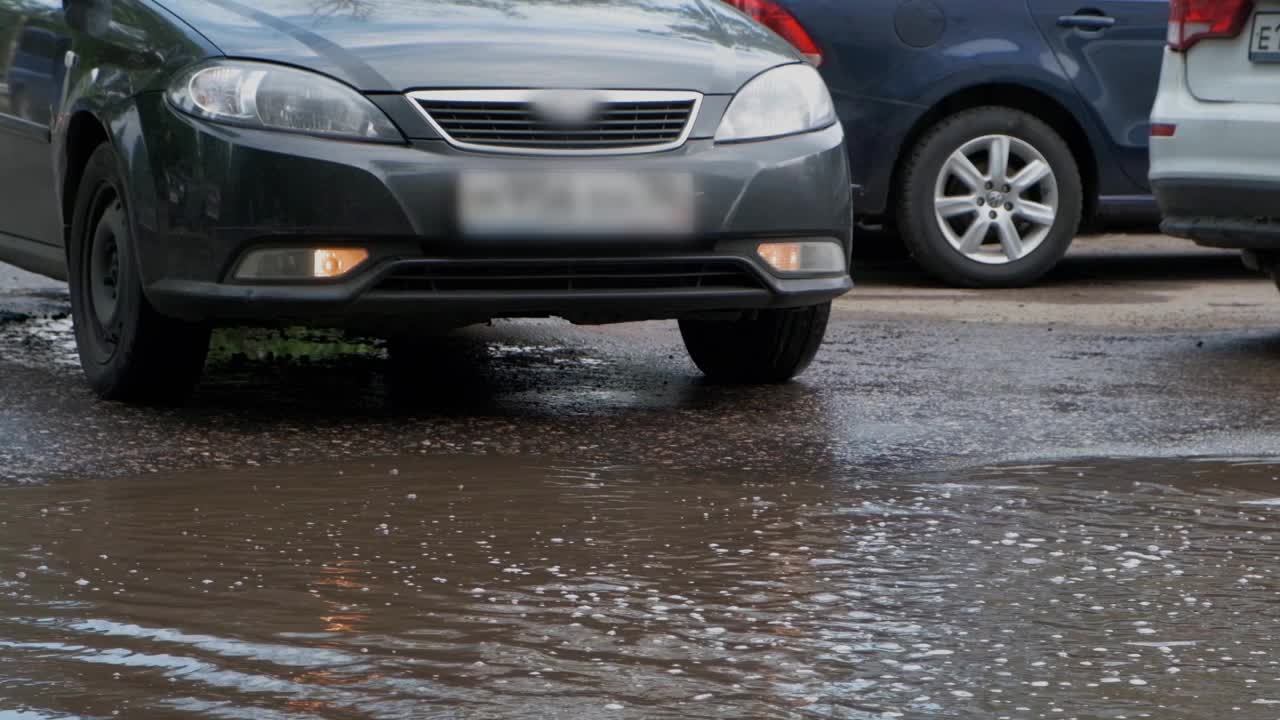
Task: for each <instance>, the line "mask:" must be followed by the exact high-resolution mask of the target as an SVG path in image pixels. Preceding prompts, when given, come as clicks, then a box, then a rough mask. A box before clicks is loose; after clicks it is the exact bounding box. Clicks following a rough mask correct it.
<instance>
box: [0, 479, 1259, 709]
mask: <svg viewBox="0 0 1280 720" xmlns="http://www.w3.org/2000/svg"><path fill="white" fill-rule="evenodd" d="M1277 476H1280V465H1272V464H1267V463H1265V462H1256V463H1250V462H1232V463H1227V462H1216V461H1215V462H1210V461H1204V462H1196V461H1148V460H1142V461H1137V460H1132V461H1106V462H1091V463H1079V464H1075V465H1071V466H1035V467H1031V466H1022V467H1004V468H992V469H987V470H981V471H975V472H972V473H969V474H967V475H964V476H959V475H945V476H944V475H938V476H928V477H914V478H901V477H900V478H895V479H892V480H890V479H887V478H884V477H880V476H872V475H869V476H867V477H856V476H855V477H822V478H816V477H785V476H784V477H780V476H772V475H771V476H762V475H753V474H752V473H751V472H745V473H737V474H702V473H698V474H690V473H684V474H682V473H679V472H675V471H671V472H657V471H647V470H641V469H637V468H631V467H587V468H584V467H570V466H567V465H566V466H557V465H548V464H526V463H520V462H517V461H512V460H503V459H498V458H456V459H438V460H425V461H424V460H415V461H412V463H397V462H393V461H387V462H382V463H377V464H368V463H363V464H348V465H341V466H320V467H306V468H297V469H285V470H282V469H269V470H268V469H260V470H255V471H251V472H237V473H230V472H225V471H224V472H208V473H205V474H195V475H185V476H173V477H166V476H159V475H154V476H149V477H145V478H139V479H134V480H129V479H122V480H112V481H103V482H86V483H54V484H51V485H47V486H26V487H10V488H6V489H4V490H2V491H0V492H2V493H3V500H2V501H0V707H3V708H4V709H5V710H0V717H3V718H27V717H31V718H62V717H103V718H106V717H114V716H118V717H145V718H165V717H210V718H433V717H440V718H459V717H467V718H472V717H510V718H587V717H636V718H638V717H645V718H649V717H680V718H702V717H708V718H773V717H832V718H879V717H907V718H916V717H919V718H941V717H946V718H1004V717H1007V718H1040V717H1051V718H1058V717H1061V718H1141V717H1151V718H1161V719H1162V720H1163V719H1166V718H1206V717H1211V716H1217V715H1230V716H1232V717H1244V718H1274V717H1277V716H1278V715H1280V666H1278V665H1277V662H1278V661H1280V648H1278V647H1277V639H1278V638H1280V622H1278V620H1280V595H1278V591H1280V578H1278V577H1277V570H1280V562H1277V550H1280V535H1277V534H1276V533H1280V527H1277V520H1278V519H1280V480H1277Z"/></svg>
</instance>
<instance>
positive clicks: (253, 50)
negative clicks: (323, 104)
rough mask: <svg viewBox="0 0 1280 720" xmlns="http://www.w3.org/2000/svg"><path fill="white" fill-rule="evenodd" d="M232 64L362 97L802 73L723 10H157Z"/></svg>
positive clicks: (271, 6)
mask: <svg viewBox="0 0 1280 720" xmlns="http://www.w3.org/2000/svg"><path fill="white" fill-rule="evenodd" d="M160 2H161V4H162V5H164V6H165V7H167V8H169V9H170V10H172V11H173V12H174V13H175V14H176V15H178V16H179V17H181V18H183V19H184V20H185V21H187V22H188V23H189V24H190V25H191V26H192V27H195V28H198V29H199V31H200V32H201V33H202V34H204V35H205V36H206V37H208V38H209V40H210V41H212V42H213V43H214V44H215V45H217V46H218V48H220V49H221V51H222V52H223V53H225V54H227V55H229V56H233V57H249V58H257V59H263V60H270V61H273V62H279V63H286V64H290V65H297V66H300V67H305V68H308V69H311V70H315V71H317V72H321V73H324V74H326V75H330V76H332V77H335V78H337V79H339V80H342V81H343V82H346V83H347V84H349V85H351V86H353V87H355V88H357V89H360V90H363V91H365V92H403V91H406V90H410V89H418V88H485V87H514V88H525V87H544V86H548V85H553V86H560V87H583V88H599V89H668V90H695V91H698V92H701V93H706V94H732V93H734V92H736V91H737V90H738V88H740V87H741V86H742V84H743V83H745V82H746V81H747V80H749V79H750V78H751V77H752V76H754V75H756V74H757V73H759V72H761V71H763V70H766V69H768V68H770V67H772V66H774V65H780V64H783V63H788V62H795V61H796V60H797V59H799V58H798V56H797V55H796V53H795V51H794V50H793V49H792V48H791V46H790V45H788V44H786V43H785V42H784V41H783V40H782V39H781V38H779V37H778V36H776V35H774V34H773V33H772V32H770V31H768V30H766V29H765V28H763V27H761V26H760V25H758V24H756V23H754V22H752V21H750V20H749V19H747V18H746V17H744V16H742V15H740V14H738V13H737V12H735V11H732V10H731V9H729V8H728V7H726V6H725V5H724V4H723V3H721V2H719V1H718V0H573V2H546V1H538V0H533V1H525V2H511V1H509V0H508V1H505V2H504V1H502V0H487V1H484V2H476V1H474V0H422V1H421V2H388V1H381V2H380V1H378V0H367V1H365V2H351V3H345V4H344V6H343V9H341V10H333V11H323V10H318V9H317V8H323V7H327V5H326V4H325V3H316V2H314V1H313V0H257V1H256V2H251V3H250V2H240V1H239V0H160Z"/></svg>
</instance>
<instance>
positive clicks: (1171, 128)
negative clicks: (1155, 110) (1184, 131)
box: [1151, 123, 1178, 138]
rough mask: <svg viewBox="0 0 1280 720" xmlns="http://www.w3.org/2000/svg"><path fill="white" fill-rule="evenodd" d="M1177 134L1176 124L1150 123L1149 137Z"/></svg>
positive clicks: (1165, 136) (1167, 136) (1166, 136)
mask: <svg viewBox="0 0 1280 720" xmlns="http://www.w3.org/2000/svg"><path fill="white" fill-rule="evenodd" d="M1177 134H1178V126H1177V125H1174V124H1173V123H1152V124H1151V137H1153V138H1169V137H1173V136H1174V135H1177Z"/></svg>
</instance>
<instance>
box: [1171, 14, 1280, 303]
mask: <svg viewBox="0 0 1280 720" xmlns="http://www.w3.org/2000/svg"><path fill="white" fill-rule="evenodd" d="M1169 37H1170V47H1169V49H1168V50H1167V51H1166V52H1165V58H1164V69H1163V73H1162V75H1161V79H1160V92H1159V94H1158V96H1157V98H1156V104H1155V109H1154V110H1153V111H1152V135H1153V137H1152V141H1151V182H1152V185H1153V186H1154V187H1155V192H1156V198H1157V199H1158V200H1159V202H1160V208H1161V210H1162V211H1163V213H1164V215H1165V219H1164V223H1163V225H1162V227H1163V229H1164V230H1165V232H1167V233H1169V234H1171V235H1178V236H1181V237H1187V238H1191V239H1193V240H1195V241H1196V242H1197V243H1199V244H1201V245H1206V246H1210V247H1223V248H1241V249H1244V250H1245V251H1246V254H1245V258H1246V262H1247V263H1248V264H1250V265H1253V266H1256V267H1257V268H1258V269H1261V270H1264V271H1266V272H1268V273H1270V274H1272V275H1274V276H1276V277H1277V279H1280V275H1276V272H1277V269H1280V223H1277V215H1278V214H1280V213H1277V212H1276V205H1277V199H1278V198H1280V165H1278V164H1277V160H1280V151H1277V150H1276V149H1275V147H1276V146H1275V137H1276V134H1277V132H1280V3H1277V2H1261V3H1257V4H1256V5H1255V4H1254V3H1253V2H1219V3H1186V2H1183V3H1178V12H1175V14H1174V17H1173V22H1172V23H1171V27H1170V31H1169Z"/></svg>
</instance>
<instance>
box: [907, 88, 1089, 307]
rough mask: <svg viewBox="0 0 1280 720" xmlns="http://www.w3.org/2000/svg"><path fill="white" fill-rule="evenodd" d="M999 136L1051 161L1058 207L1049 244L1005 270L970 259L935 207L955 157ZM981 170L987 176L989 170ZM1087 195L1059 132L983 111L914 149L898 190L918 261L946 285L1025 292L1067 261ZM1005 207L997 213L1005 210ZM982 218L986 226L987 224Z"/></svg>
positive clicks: (1011, 114) (1010, 112)
mask: <svg viewBox="0 0 1280 720" xmlns="http://www.w3.org/2000/svg"><path fill="white" fill-rule="evenodd" d="M994 135H1003V136H1008V137H1012V138H1015V139H1017V140H1020V141H1022V142H1024V143H1026V144H1027V145H1029V146H1030V147H1031V148H1033V149H1034V150H1035V151H1037V152H1039V154H1040V155H1042V156H1043V157H1044V160H1045V163H1046V164H1047V165H1048V166H1049V168H1050V169H1051V170H1052V172H1053V180H1054V181H1055V182H1056V198H1057V203H1058V210H1057V214H1056V217H1055V218H1054V220H1053V222H1052V224H1049V223H1045V226H1047V227H1048V228H1049V230H1048V232H1047V234H1045V235H1044V237H1043V240H1041V241H1040V242H1039V244H1038V245H1037V246H1035V247H1034V249H1031V250H1030V251H1029V252H1028V253H1027V254H1026V255H1025V256H1023V257H1020V258H1019V259H1016V260H1009V261H1007V262H1005V263H1004V264H987V263H984V262H980V261H978V260H973V259H971V258H970V257H968V256H966V255H965V254H963V253H962V252H961V251H960V250H959V249H957V248H956V247H955V246H953V245H952V243H951V242H949V241H948V239H947V237H946V236H945V235H944V234H943V230H942V229H941V228H940V227H939V222H938V219H937V216H936V214H935V208H934V199H935V191H936V189H937V185H938V183H939V178H940V176H941V175H942V173H943V169H944V166H945V165H946V163H947V161H948V159H949V158H950V157H951V156H952V154H954V153H956V152H957V151H959V150H960V149H961V148H962V147H964V146H965V145H966V144H967V143H969V142H971V141H974V140H976V139H979V138H984V137H986V136H994ZM1015 160H1016V158H1015ZM975 164H976V163H975ZM1010 167H1011V168H1012V167H1013V166H1012V165H1010ZM978 169H979V170H981V171H983V172H984V173H985V172H986V168H982V167H979V168H978ZM1039 187H1040V186H1037V188H1036V189H1033V190H1032V191H1031V192H1036V191H1037V189H1038V188H1039ZM993 189H995V190H997V191H999V190H1001V188H993ZM948 194H949V193H948ZM1083 195H1084V188H1083V185H1082V183H1081V181H1080V169H1079V167H1078V166H1077V164H1076V160H1075V157H1074V156H1073V155H1072V154H1071V148H1070V147H1069V146H1068V145H1067V143H1066V141H1064V140H1063V139H1062V137H1061V136H1060V135H1058V133H1057V132H1055V131H1054V130H1053V129H1052V128H1051V127H1049V126H1048V125H1047V124H1045V123H1044V122H1043V121H1041V120H1040V119H1038V118H1036V117H1035V116H1033V115H1030V114H1028V113H1025V112H1022V111H1020V110H1014V109H1011V108H1006V107H980V108H975V109H972V110H965V111H963V112H960V113H956V114H955V115H952V116H950V117H948V118H946V119H944V120H942V121H941V122H939V123H938V124H937V125H935V126H934V127H933V128H931V129H930V130H929V131H928V132H926V133H925V134H924V136H923V137H921V138H920V140H919V142H917V143H916V145H915V147H914V148H912V149H911V154H910V156H909V157H908V158H907V160H906V163H905V164H904V166H903V169H902V173H901V180H900V184H899V186H898V188H897V195H896V197H897V202H898V208H897V218H898V227H899V228H900V230H901V232H902V238H903V241H904V242H905V244H906V246H907V249H908V250H909V251H910V252H911V255H912V257H913V258H914V259H915V260H916V262H918V263H919V264H920V265H921V266H922V267H923V268H924V269H925V270H926V271H927V272H929V274H931V275H933V276H934V277H935V278H937V279H939V280H941V281H942V282H944V283H947V284H950V285H955V286H960V287H991V288H996V287H1020V286H1024V285H1029V284H1031V283H1033V282H1035V281H1036V280H1039V279H1040V278H1041V277H1043V276H1044V274H1045V273H1047V272H1049V270H1051V269H1052V268H1053V266H1054V265H1056V264H1057V263H1058V261H1059V260H1061V259H1062V256H1063V255H1064V254H1066V252H1067V248H1068V247H1070V245H1071V241H1072V240H1073V239H1074V238H1075V236H1076V232H1077V231H1078V230H1079V227H1080V220H1081V214H1082V212H1083V208H1084V201H1083V200H1084V198H1083ZM982 199H983V201H984V202H985V201H986V200H987V198H986V197H983V198H982ZM1010 199H1013V198H1010ZM1004 207H1007V206H1004ZM1004 207H999V208H997V209H998V210H1001V211H1004ZM976 212H978V213H981V214H982V215H987V214H988V213H991V212H994V211H992V210H991V207H990V206H984V207H983V208H982V209H981V210H976ZM1011 214H1012V213H1011ZM975 217H977V218H978V219H982V220H983V221H984V222H985V219H984V218H981V217H979V216H975ZM966 219H967V216H961V218H960V219H958V220H957V221H956V222H958V223H964V222H966ZM1012 221H1013V222H1015V223H1017V224H1020V226H1026V225H1025V223H1027V222H1028V221H1026V220H1024V219H1022V218H1021V217H1020V216H1019V217H1016V218H1015V219H1013V220H1012ZM955 232H956V234H957V235H958V234H960V233H959V232H958V231H955ZM998 234H999V231H998V229H993V230H992V231H991V234H990V235H988V236H987V237H988V238H992V237H998ZM988 246H989V245H988Z"/></svg>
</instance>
